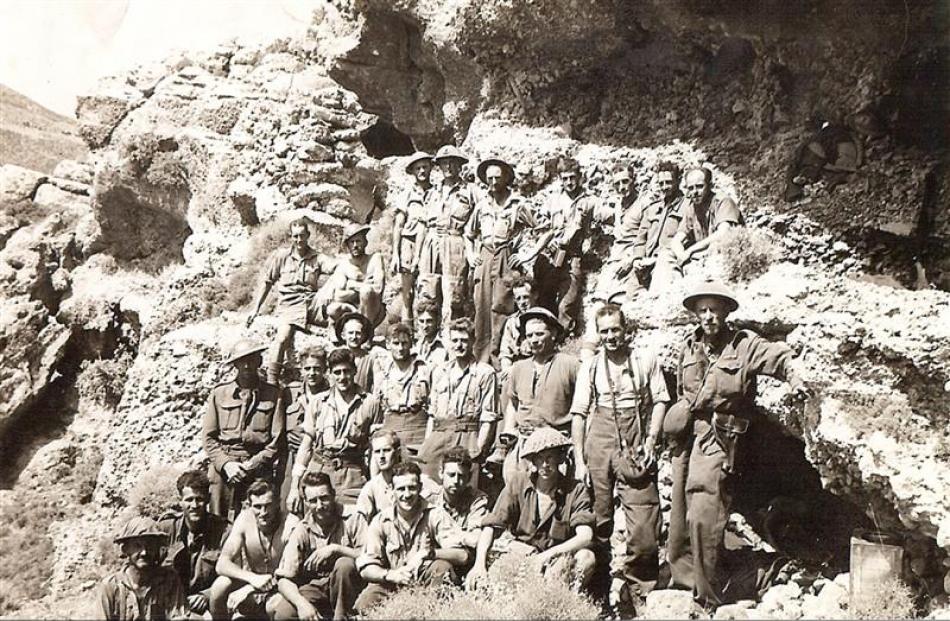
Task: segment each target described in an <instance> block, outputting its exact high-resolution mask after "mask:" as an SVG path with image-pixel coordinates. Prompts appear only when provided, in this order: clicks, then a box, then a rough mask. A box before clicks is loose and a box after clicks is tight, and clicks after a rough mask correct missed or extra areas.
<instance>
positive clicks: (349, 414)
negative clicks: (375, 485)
mask: <svg viewBox="0 0 950 621" xmlns="http://www.w3.org/2000/svg"><path fill="white" fill-rule="evenodd" d="M327 364H328V366H329V367H330V377H332V378H333V386H331V388H330V389H329V390H327V391H326V392H324V393H321V394H320V395H319V396H318V397H317V402H316V404H315V406H314V407H313V408H312V409H311V410H310V411H308V412H307V413H306V418H305V419H304V423H303V437H302V439H301V441H300V448H299V450H298V451H297V459H296V461H295V462H294V467H293V470H292V482H291V489H290V494H289V496H288V498H287V507H288V508H289V509H290V510H291V511H293V512H295V513H296V512H299V511H300V509H301V505H300V496H299V491H300V490H299V482H300V479H301V478H302V477H303V475H304V474H305V473H306V472H308V471H315V472H326V473H327V474H329V475H330V481H331V482H332V483H333V488H334V489H335V490H340V492H341V493H344V492H345V493H347V494H349V495H351V496H355V495H356V493H357V490H359V489H360V488H361V487H362V486H363V483H365V482H366V476H365V474H364V466H363V451H364V450H365V449H366V444H367V438H365V437H362V436H361V433H360V421H361V420H362V419H363V418H364V417H365V416H366V414H365V412H366V410H367V409H369V408H372V407H373V405H372V403H371V401H372V397H370V396H369V395H367V393H366V391H364V390H363V389H362V388H360V386H359V384H357V383H356V382H355V381H354V376H355V375H356V365H355V363H354V362H353V356H352V354H351V353H350V352H349V350H347V349H335V350H333V351H331V352H330V355H329V356H328V357H327Z"/></svg>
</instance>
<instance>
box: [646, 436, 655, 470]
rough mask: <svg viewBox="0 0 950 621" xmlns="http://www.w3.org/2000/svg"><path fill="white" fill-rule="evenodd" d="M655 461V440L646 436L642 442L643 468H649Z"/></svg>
mask: <svg viewBox="0 0 950 621" xmlns="http://www.w3.org/2000/svg"><path fill="white" fill-rule="evenodd" d="M655 461H656V438H655V437H654V436H651V435H647V437H646V439H645V440H644V441H643V467H644V468H649V467H650V466H652V465H653V462H655Z"/></svg>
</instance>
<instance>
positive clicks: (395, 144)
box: [360, 119, 415, 159]
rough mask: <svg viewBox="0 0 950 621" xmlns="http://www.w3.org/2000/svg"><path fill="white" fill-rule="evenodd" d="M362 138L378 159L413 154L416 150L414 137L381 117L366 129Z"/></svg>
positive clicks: (368, 150)
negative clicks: (413, 141)
mask: <svg viewBox="0 0 950 621" xmlns="http://www.w3.org/2000/svg"><path fill="white" fill-rule="evenodd" d="M360 139H361V140H362V141H363V146H364V147H366V152H367V153H369V154H370V155H371V156H373V157H375V158H376V159H382V158H384V157H389V156H391V155H411V154H412V153H413V152H414V151H415V147H414V146H413V144H412V138H410V137H409V136H407V135H406V134H404V133H403V132H401V131H399V130H398V129H396V127H395V126H393V124H392V123H390V122H388V121H386V120H383V119H379V120H378V121H376V123H374V124H373V125H372V126H371V127H370V128H369V129H367V130H366V131H364V132H363V133H362V135H361V136H360Z"/></svg>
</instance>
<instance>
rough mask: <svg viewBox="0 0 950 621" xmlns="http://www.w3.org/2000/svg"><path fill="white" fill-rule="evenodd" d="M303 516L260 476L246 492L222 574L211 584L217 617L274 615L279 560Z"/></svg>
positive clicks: (213, 612)
mask: <svg viewBox="0 0 950 621" xmlns="http://www.w3.org/2000/svg"><path fill="white" fill-rule="evenodd" d="M298 522H299V520H298V519H297V516H295V515H294V514H292V513H289V512H285V511H283V510H281V506H280V497H279V496H278V490H277V487H276V486H275V485H274V484H273V482H272V481H269V480H267V479H258V480H256V481H254V482H253V483H252V484H251V485H250V487H248V490H247V508H246V509H245V510H244V511H242V512H241V513H240V515H238V516H237V518H235V520H234V526H233V527H232V528H231V533H230V534H229V535H228V537H227V539H226V540H225V542H224V547H223V548H222V549H221V556H219V557H218V563H217V570H218V578H217V579H216V580H215V581H214V584H212V585H211V592H212V594H213V596H212V602H227V604H226V606H225V607H224V608H216V607H212V608H211V618H212V619H227V618H229V616H230V615H232V614H234V613H239V614H241V615H243V616H245V617H251V618H254V619H260V618H262V617H265V616H269V615H270V613H271V606H272V605H273V603H275V602H274V601H273V600H274V596H275V595H276V594H277V576H276V575H275V572H276V571H277V564H278V562H279V561H280V557H281V555H282V554H283V552H284V546H286V545H287V542H288V541H289V540H290V534H291V533H292V532H293V530H294V528H295V527H296V525H297V523H298Z"/></svg>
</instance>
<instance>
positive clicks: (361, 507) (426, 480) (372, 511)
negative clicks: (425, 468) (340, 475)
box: [356, 474, 442, 521]
mask: <svg viewBox="0 0 950 621" xmlns="http://www.w3.org/2000/svg"><path fill="white" fill-rule="evenodd" d="M441 493H442V487H441V486H440V485H439V484H438V483H436V482H435V481H433V480H432V479H431V478H430V477H428V476H426V475H425V474H423V475H422V497H423V498H424V499H425V500H428V501H432V500H433V499H435V498H437V497H438V496H439V495H440V494H441ZM395 502H396V494H395V492H394V491H393V485H392V483H391V482H387V481H386V479H385V478H384V477H383V475H382V474H377V475H376V476H374V477H373V478H371V479H370V480H369V481H367V482H366V483H365V484H364V485H363V489H361V490H360V495H359V497H358V498H357V499H356V511H357V512H358V513H360V514H362V515H363V517H365V518H366V520H367V521H368V520H371V519H373V516H375V515H376V514H377V513H379V512H380V511H383V510H384V509H389V508H390V507H392V506H393V505H394V504H395Z"/></svg>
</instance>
